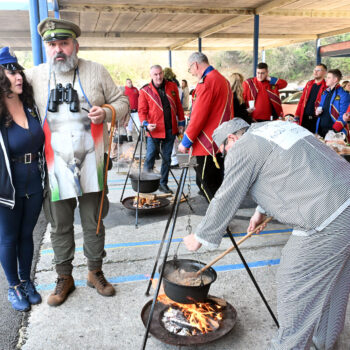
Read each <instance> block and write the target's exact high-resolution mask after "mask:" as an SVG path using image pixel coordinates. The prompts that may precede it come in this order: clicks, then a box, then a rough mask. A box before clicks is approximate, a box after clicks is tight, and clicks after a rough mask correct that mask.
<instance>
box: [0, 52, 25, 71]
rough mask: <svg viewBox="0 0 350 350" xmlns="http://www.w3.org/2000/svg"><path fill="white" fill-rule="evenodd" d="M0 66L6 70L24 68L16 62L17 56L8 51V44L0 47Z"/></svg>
mask: <svg viewBox="0 0 350 350" xmlns="http://www.w3.org/2000/svg"><path fill="white" fill-rule="evenodd" d="M0 66H2V67H3V68H5V69H7V70H11V71H15V70H24V68H23V67H22V66H21V65H20V64H18V61H17V57H16V56H15V55H14V54H12V53H11V52H10V49H9V47H8V46H5V47H3V48H2V49H0Z"/></svg>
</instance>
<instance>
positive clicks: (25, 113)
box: [0, 47, 44, 311]
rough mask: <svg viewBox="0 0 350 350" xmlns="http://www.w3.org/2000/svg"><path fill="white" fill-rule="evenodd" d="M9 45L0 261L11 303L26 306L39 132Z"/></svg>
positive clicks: (0, 132)
mask: <svg viewBox="0 0 350 350" xmlns="http://www.w3.org/2000/svg"><path fill="white" fill-rule="evenodd" d="M22 70H23V68H22V67H21V66H20V65H19V64H18V63H17V58H16V57H15V56H12V55H11V54H10V52H9V49H8V47H4V48H2V49H1V50H0V263H1V265H2V267H3V269H4V271H5V275H6V278H7V280H8V283H9V290H8V300H9V301H10V303H11V304H12V307H13V308H14V309H16V310H19V311H27V310H29V309H30V305H31V304H38V303H40V302H41V296H40V294H39V293H38V292H37V291H36V289H35V286H34V284H33V283H32V281H31V280H30V272H31V265H32V259H33V230H34V227H35V225H36V222H37V220H38V217H39V214H40V210H41V205H42V197H43V187H42V173H43V172H42V170H41V168H42V164H43V162H42V158H41V152H42V148H43V143H44V133H43V131H42V129H41V124H40V120H39V117H38V115H37V113H36V112H35V107H34V99H33V91H32V88H31V86H30V85H29V84H28V82H27V81H26V78H25V76H24V74H23V72H22Z"/></svg>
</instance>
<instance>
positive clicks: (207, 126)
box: [182, 70, 233, 156]
mask: <svg viewBox="0 0 350 350" xmlns="http://www.w3.org/2000/svg"><path fill="white" fill-rule="evenodd" d="M232 118H233V97H232V90H231V87H230V83H229V82H228V81H227V79H226V78H225V77H223V76H222V75H221V74H220V73H219V72H218V71H217V70H211V71H210V72H209V73H208V74H207V75H206V76H205V77H204V78H202V79H201V80H200V81H199V83H198V84H197V86H196V90H195V96H194V98H193V102H192V112H191V119H190V122H189V124H188V127H187V129H186V132H185V134H184V137H183V140H182V144H183V146H185V147H186V148H190V147H191V146H192V155H194V156H205V155H209V154H210V155H214V154H216V153H217V152H218V149H217V147H216V145H215V144H213V137H212V135H213V132H214V130H215V129H216V128H217V127H218V126H219V125H220V124H222V123H223V122H225V121H229V120H230V119H232Z"/></svg>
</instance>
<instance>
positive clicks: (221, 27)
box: [199, 16, 251, 38]
mask: <svg viewBox="0 0 350 350" xmlns="http://www.w3.org/2000/svg"><path fill="white" fill-rule="evenodd" d="M248 19H251V17H248V18H247V17H243V16H242V17H240V16H238V17H234V18H231V19H229V20H227V21H223V22H222V23H220V24H216V25H215V26H212V27H210V28H208V29H206V30H203V31H202V32H200V33H199V37H201V38H205V37H206V36H208V35H211V34H214V33H216V32H219V31H221V30H224V29H226V28H229V27H232V26H233V25H236V24H239V23H242V22H244V21H247V20H248Z"/></svg>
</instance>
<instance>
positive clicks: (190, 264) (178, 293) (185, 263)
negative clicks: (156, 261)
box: [160, 259, 217, 304]
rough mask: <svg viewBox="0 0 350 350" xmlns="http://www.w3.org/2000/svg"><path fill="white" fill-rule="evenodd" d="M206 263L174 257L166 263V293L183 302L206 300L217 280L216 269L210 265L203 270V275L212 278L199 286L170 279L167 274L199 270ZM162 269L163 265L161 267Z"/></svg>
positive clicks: (164, 281) (172, 298)
mask: <svg viewBox="0 0 350 350" xmlns="http://www.w3.org/2000/svg"><path fill="white" fill-rule="evenodd" d="M205 265H206V264H204V263H202V262H199V261H196V260H190V259H174V260H169V261H167V262H166V263H165V269H164V276H163V283H164V293H165V294H166V296H167V297H168V298H170V299H171V300H173V301H175V302H177V303H181V304H193V303H196V302H204V301H205V300H206V299H207V296H208V292H209V288H210V285H211V284H212V283H213V282H215V280H216V277H217V275H216V271H215V270H214V269H213V268H211V267H209V268H208V269H207V270H205V271H204V272H203V276H206V277H208V278H209V279H210V282H209V283H207V284H201V285H199V286H187V285H182V284H179V283H175V282H173V281H170V280H169V279H168V278H167V276H169V274H171V273H172V272H174V271H175V270H179V271H180V270H184V271H186V272H189V273H192V272H193V273H195V272H197V271H199V270H200V269H201V268H202V267H204V266H205ZM160 269H161V267H160Z"/></svg>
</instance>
